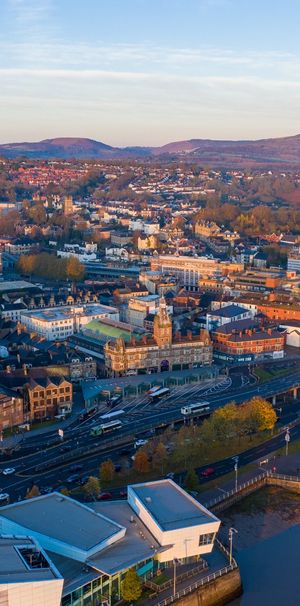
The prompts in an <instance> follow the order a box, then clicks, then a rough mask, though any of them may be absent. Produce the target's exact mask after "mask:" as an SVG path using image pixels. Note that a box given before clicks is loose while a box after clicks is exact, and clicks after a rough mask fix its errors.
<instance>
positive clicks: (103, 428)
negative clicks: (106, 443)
mask: <svg viewBox="0 0 300 606" xmlns="http://www.w3.org/2000/svg"><path fill="white" fill-rule="evenodd" d="M121 427H122V423H121V421H119V419H116V420H115V421H108V422H107V423H101V424H100V425H96V427H93V428H92V429H91V436H102V435H104V434H106V433H110V432H111V431H116V430H117V429H121Z"/></svg>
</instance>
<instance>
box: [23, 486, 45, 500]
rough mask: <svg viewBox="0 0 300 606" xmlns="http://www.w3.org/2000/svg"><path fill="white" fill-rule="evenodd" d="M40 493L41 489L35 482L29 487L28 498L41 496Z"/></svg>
mask: <svg viewBox="0 0 300 606" xmlns="http://www.w3.org/2000/svg"><path fill="white" fill-rule="evenodd" d="M40 494H41V493H40V489H39V487H38V486H37V484H33V485H32V486H31V488H27V491H26V499H32V498H33V497H39V496H40Z"/></svg>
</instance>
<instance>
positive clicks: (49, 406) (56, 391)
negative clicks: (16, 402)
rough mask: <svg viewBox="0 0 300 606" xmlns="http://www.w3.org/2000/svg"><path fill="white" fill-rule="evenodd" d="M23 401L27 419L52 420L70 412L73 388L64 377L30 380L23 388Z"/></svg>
mask: <svg viewBox="0 0 300 606" xmlns="http://www.w3.org/2000/svg"><path fill="white" fill-rule="evenodd" d="M24 400H25V407H26V412H27V415H28V419H29V420H30V421H37V420H42V419H46V418H51V419H53V418H54V417H55V416H56V415H64V414H67V413H69V412H71V410H72V401H73V386H72V383H71V382H70V381H67V380H66V379H64V377H43V378H41V379H33V378H30V379H29V381H28V383H27V385H26V386H25V387H24Z"/></svg>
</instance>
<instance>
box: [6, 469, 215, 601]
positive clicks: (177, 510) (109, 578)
mask: <svg viewBox="0 0 300 606" xmlns="http://www.w3.org/2000/svg"><path fill="white" fill-rule="evenodd" d="M0 526H1V531H2V532H3V533H5V535H6V537H5V538H3V541H7V543H6V544H5V543H4V542H2V539H1V538H0V598H3V599H2V601H1V606H2V603H3V606H6V605H9V606H59V604H61V606H90V605H92V604H93V605H94V606H99V605H100V604H117V603H119V602H120V600H121V598H122V592H121V588H122V581H123V580H124V577H125V575H126V572H127V571H128V569H129V568H134V569H135V570H136V572H137V574H138V576H139V578H140V580H141V582H142V583H143V582H145V581H146V580H148V579H151V578H152V577H155V576H157V574H158V573H159V572H160V571H162V570H164V569H166V568H168V567H172V566H173V563H174V561H176V562H177V573H178V575H180V574H181V571H182V572H184V571H186V564H189V565H190V566H191V564H192V563H194V565H195V567H197V568H198V570H199V566H200V565H201V559H202V557H205V554H209V553H211V552H212V550H213V548H214V543H215V538H216V534H217V532H218V530H219V527H220V520H219V519H218V518H217V517H216V516H215V515H214V514H212V513H211V512H210V511H208V510H207V509H206V508H205V507H203V505H201V504H200V503H199V502H198V501H196V500H195V499H194V498H193V497H192V496H191V495H190V494H188V493H187V492H185V491H184V490H183V489H182V488H181V487H180V486H178V485H177V484H175V482H172V480H168V479H164V480H160V481H157V482H147V483H141V484H136V485H132V486H128V499H127V500H121V501H120V500H119V501H110V502H109V503H106V502H102V501H99V502H93V503H89V504H82V503H79V502H77V501H75V500H74V499H71V498H70V497H66V496H64V495H62V494H61V493H52V494H47V495H43V496H40V497H36V498H33V499H27V500H25V501H21V502H18V503H14V504H12V505H6V506H4V507H1V509H0ZM7 535H10V537H9V538H8V536H7ZM12 535H14V536H12ZM24 535H27V537H26V538H23V537H24ZM28 535H29V537H30V538H28ZM36 541H38V543H39V545H41V547H40V548H39V553H34V552H33V551H31V546H32V545H33V544H34V545H36ZM24 559H25V561H24ZM181 566H182V568H181ZM61 594H62V601H61V602H60V599H61Z"/></svg>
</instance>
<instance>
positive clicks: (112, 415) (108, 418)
mask: <svg viewBox="0 0 300 606" xmlns="http://www.w3.org/2000/svg"><path fill="white" fill-rule="evenodd" d="M124 414H125V410H115V411H114V412H106V413H105V415H101V417H100V419H101V421H103V422H104V423H106V421H114V420H115V418H116V417H120V415H124Z"/></svg>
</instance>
